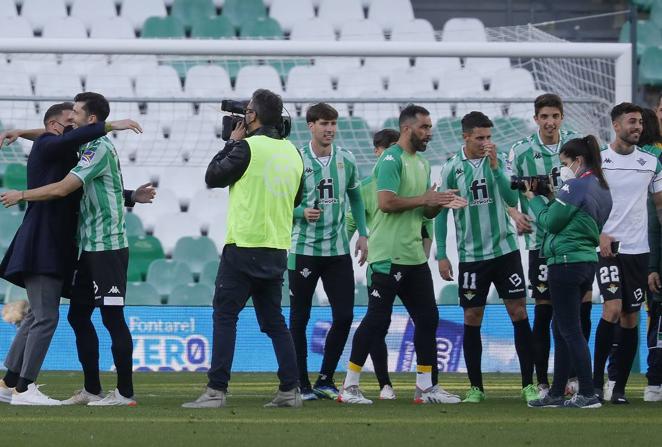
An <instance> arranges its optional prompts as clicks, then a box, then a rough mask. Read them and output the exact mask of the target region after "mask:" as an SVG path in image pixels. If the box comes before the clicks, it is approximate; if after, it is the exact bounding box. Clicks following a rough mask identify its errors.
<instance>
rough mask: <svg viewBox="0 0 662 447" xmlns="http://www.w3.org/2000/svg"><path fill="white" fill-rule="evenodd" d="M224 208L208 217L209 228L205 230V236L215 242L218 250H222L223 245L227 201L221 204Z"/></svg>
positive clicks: (225, 230)
mask: <svg viewBox="0 0 662 447" xmlns="http://www.w3.org/2000/svg"><path fill="white" fill-rule="evenodd" d="M221 206H222V207H223V208H224V209H223V210H222V212H221V213H220V214H217V215H216V216H214V217H213V218H211V219H210V223H209V229H208V230H207V236H209V238H210V239H211V240H213V241H214V242H215V243H216V247H217V248H218V251H219V252H220V251H221V250H223V246H224V245H225V236H226V232H227V215H226V208H227V206H228V204H227V203H225V204H222V205H221Z"/></svg>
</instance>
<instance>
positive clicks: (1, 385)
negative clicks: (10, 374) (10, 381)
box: [0, 379, 14, 404]
mask: <svg viewBox="0 0 662 447" xmlns="http://www.w3.org/2000/svg"><path fill="white" fill-rule="evenodd" d="M13 391H14V388H9V387H8V386H7V384H6V383H5V381H4V380H2V379H0V402H4V403H7V404H8V403H10V402H11V395H12V392H13Z"/></svg>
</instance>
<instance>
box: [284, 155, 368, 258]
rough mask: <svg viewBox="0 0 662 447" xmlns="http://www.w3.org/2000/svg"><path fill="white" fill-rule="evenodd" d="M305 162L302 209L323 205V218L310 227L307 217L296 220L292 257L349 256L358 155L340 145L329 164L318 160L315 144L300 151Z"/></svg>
mask: <svg viewBox="0 0 662 447" xmlns="http://www.w3.org/2000/svg"><path fill="white" fill-rule="evenodd" d="M299 151H300V152H301V157H302V158H303V176H304V186H303V199H302V202H301V205H299V206H300V208H313V206H314V205H315V202H316V201H317V202H318V203H319V208H320V209H321V210H322V215H321V216H320V219H319V220H318V221H317V222H313V223H308V221H307V220H306V219H304V218H303V217H300V218H296V217H295V219H294V226H293V228H292V249H291V250H290V253H294V254H298V255H307V256H338V255H346V254H349V252H350V251H349V239H348V237H347V230H346V228H345V207H346V203H347V202H346V197H347V191H348V190H350V189H355V188H358V187H359V186H360V185H361V184H360V182H359V179H358V171H357V168H356V159H355V158H354V155H353V154H352V153H351V152H349V151H347V150H345V149H342V148H340V147H338V146H336V145H332V147H331V155H330V157H329V158H328V159H327V160H326V163H325V162H323V161H322V160H320V159H319V158H317V156H316V155H315V153H314V152H313V149H312V147H311V144H310V143H308V145H306V146H304V147H302V148H301V149H299Z"/></svg>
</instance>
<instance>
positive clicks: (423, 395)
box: [414, 385, 462, 404]
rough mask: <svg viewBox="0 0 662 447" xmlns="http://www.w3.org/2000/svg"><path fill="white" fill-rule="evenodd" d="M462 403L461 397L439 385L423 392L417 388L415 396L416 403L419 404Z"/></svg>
mask: <svg viewBox="0 0 662 447" xmlns="http://www.w3.org/2000/svg"><path fill="white" fill-rule="evenodd" d="M461 401H462V399H460V396H458V395H456V394H451V393H449V392H448V391H446V390H444V389H443V388H442V387H440V386H439V385H434V386H433V387H431V388H428V389H427V390H425V391H423V390H421V389H420V388H418V387H416V393H415V394H414V403H417V404H459V403H460V402H461Z"/></svg>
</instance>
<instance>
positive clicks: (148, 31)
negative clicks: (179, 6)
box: [140, 17, 186, 39]
mask: <svg viewBox="0 0 662 447" xmlns="http://www.w3.org/2000/svg"><path fill="white" fill-rule="evenodd" d="M140 37H142V38H144V39H183V38H184V37H186V35H185V33H184V25H183V24H182V22H180V21H179V19H178V18H177V17H150V18H148V19H147V20H145V23H144V25H143V27H142V33H141V34H140Z"/></svg>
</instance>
